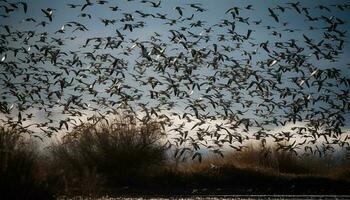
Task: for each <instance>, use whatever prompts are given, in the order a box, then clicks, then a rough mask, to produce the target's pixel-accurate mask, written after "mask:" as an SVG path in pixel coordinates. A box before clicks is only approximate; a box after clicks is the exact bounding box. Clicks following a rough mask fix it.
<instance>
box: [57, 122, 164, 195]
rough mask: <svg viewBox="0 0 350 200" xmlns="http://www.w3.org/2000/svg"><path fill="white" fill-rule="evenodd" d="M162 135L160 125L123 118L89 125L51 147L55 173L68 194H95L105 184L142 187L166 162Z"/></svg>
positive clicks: (84, 125) (77, 129) (79, 128)
mask: <svg viewBox="0 0 350 200" xmlns="http://www.w3.org/2000/svg"><path fill="white" fill-rule="evenodd" d="M162 136H163V134H162V132H161V128H160V126H159V124H158V123H156V122H149V123H147V124H141V125H137V124H136V123H135V122H134V121H130V120H128V119H126V118H120V119H115V120H113V121H111V122H110V123H106V122H105V123H102V122H100V123H94V124H90V123H86V124H83V125H81V126H80V127H78V128H76V129H75V130H73V131H72V132H71V133H69V134H68V135H66V136H65V137H64V138H63V140H62V141H61V142H60V143H58V144H55V145H53V146H52V147H51V153H52V158H53V162H52V166H53V168H55V170H53V171H55V172H56V176H57V177H61V183H60V184H61V185H62V187H64V188H66V192H67V190H71V191H72V190H74V189H76V190H78V191H80V192H81V191H83V192H85V193H90V194H91V193H96V192H98V189H99V188H101V186H102V185H104V186H121V185H130V184H138V183H139V182H140V181H142V180H146V179H145V178H146V176H149V175H152V173H151V172H152V171H153V170H154V168H156V167H160V166H161V165H162V164H163V162H164V161H165V149H164V148H163V146H162V145H161V143H160V141H161V139H162ZM80 186H84V187H83V188H81V187H80Z"/></svg>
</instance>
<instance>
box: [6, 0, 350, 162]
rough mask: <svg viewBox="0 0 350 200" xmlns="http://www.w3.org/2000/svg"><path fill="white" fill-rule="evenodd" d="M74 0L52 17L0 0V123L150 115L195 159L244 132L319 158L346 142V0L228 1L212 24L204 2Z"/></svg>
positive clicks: (60, 124) (48, 132) (39, 128)
mask: <svg viewBox="0 0 350 200" xmlns="http://www.w3.org/2000/svg"><path fill="white" fill-rule="evenodd" d="M76 2H77V4H66V5H64V12H65V13H73V14H72V19H71V20H69V21H66V22H63V23H61V21H62V19H60V18H61V17H62V16H60V15H62V12H60V11H61V10H60V9H62V7H60V8H54V7H52V8H38V5H36V6H32V5H31V4H35V1H33V2H31V3H30V2H21V1H19V2H12V1H11V2H10V1H9V0H0V20H1V21H2V22H1V25H0V56H1V57H0V87H1V90H0V94H1V96H0V98H1V99H0V113H1V116H2V117H1V122H2V124H5V125H7V126H13V127H20V128H21V129H23V130H25V131H26V132H28V133H29V134H30V135H31V136H34V137H41V136H43V134H44V135H45V136H48V137H51V136H52V135H54V134H57V133H59V132H61V131H70V130H72V129H74V128H75V127H77V126H79V125H81V124H83V123H84V122H85V121H88V122H93V123H96V122H98V121H101V120H103V121H107V123H108V119H109V118H108V116H113V115H118V114H120V113H124V114H125V113H126V116H127V117H130V118H133V119H134V120H136V121H138V122H140V123H147V122H149V121H151V120H155V121H158V122H159V123H160V125H161V126H162V128H163V129H164V130H166V133H167V135H168V137H167V140H168V141H167V142H166V145H169V146H171V147H175V149H176V151H175V157H181V156H183V155H185V154H188V153H189V155H191V156H192V158H193V159H195V158H198V159H201V149H203V148H205V149H208V150H210V151H212V152H213V153H216V154H219V155H221V156H222V155H223V151H224V148H226V147H229V148H233V149H234V150H237V151H240V150H242V148H244V147H245V145H244V144H245V143H246V142H247V141H251V140H257V141H259V142H261V143H262V144H265V143H266V141H268V140H271V141H272V142H275V143H276V144H277V145H278V149H281V150H286V151H291V152H295V153H297V151H299V150H302V151H304V152H305V153H310V154H316V155H320V156H322V155H325V154H327V153H328V152H330V151H334V149H335V148H339V147H340V148H343V149H347V150H350V146H349V140H350V136H349V132H346V130H349V129H346V128H344V127H347V126H348V125H349V124H347V123H348V120H349V110H350V95H349V94H350V93H349V91H350V90H349V89H350V77H349V73H347V72H346V71H347V70H349V65H350V64H349V63H346V56H347V55H346V54H348V52H346V44H347V39H348V38H347V31H346V28H347V26H348V25H347V22H346V21H345V20H344V19H341V18H339V17H338V16H337V15H334V13H340V14H341V13H347V12H349V11H350V4H333V3H332V2H329V4H330V5H313V6H312V7H310V6H309V7H308V6H305V5H303V4H302V3H301V2H295V1H293V2H291V3H279V4H276V3H275V2H274V3H272V6H270V7H269V8H266V9H265V8H259V7H256V6H255V5H254V4H252V5H242V6H233V7H231V8H226V10H223V11H222V12H220V14H222V19H220V20H218V21H217V22H215V23H211V22H208V21H209V19H208V20H207V19H206V18H205V17H203V16H205V15H206V13H207V12H209V11H210V8H208V7H206V4H205V3H196V2H190V1H188V2H186V3H182V4H180V5H175V6H173V7H171V8H166V6H167V5H168V4H167V3H169V2H165V1H164V0H163V1H162V0H158V1H157V0H155V1H151V0H141V1H137V0H127V1H107V0H96V1H92V0H80V1H74V3H76ZM172 3H173V4H176V3H177V2H172ZM128 4H130V5H131V4H132V5H134V7H131V6H130V8H135V9H134V10H130V9H128V10H126V9H125V10H124V9H123V8H127V5H128ZM135 5H136V6H135ZM35 9H36V10H35ZM143 9H144V10H143ZM96 10H103V12H104V13H109V14H110V15H111V16H114V17H112V18H110V17H109V18H106V17H104V16H103V15H101V16H98V14H99V13H98V12H96ZM257 11H260V12H262V13H264V15H263V16H256V14H255V13H259V12H257ZM34 12H40V15H35V16H32V15H31V13H34ZM17 15H20V16H24V18H23V19H18V18H17V17H16V16H17ZM198 16H202V17H198ZM285 16H294V17H295V19H296V20H297V19H299V20H300V21H301V23H300V24H299V25H300V26H299V27H298V26H295V25H293V24H291V23H292V21H293V20H292V19H290V18H286V17H285ZM11 20H12V22H14V21H15V22H16V24H9V23H7V24H6V23H4V22H6V21H11ZM206 20H207V21H206ZM56 21H60V22H59V23H55V22H56ZM152 23H153V24H157V27H158V29H153V28H149V26H151V25H150V24H152ZM97 27H98V28H97ZM53 29H54V30H53ZM96 29H98V30H96ZM263 34H267V35H268V36H267V37H263V36H262V35H263ZM344 60H345V61H344ZM348 61H349V60H348ZM285 126H289V127H291V128H290V130H288V131H279V132H277V133H273V132H272V131H271V130H272V129H274V128H276V127H285ZM39 133H40V134H41V135H40V134H39Z"/></svg>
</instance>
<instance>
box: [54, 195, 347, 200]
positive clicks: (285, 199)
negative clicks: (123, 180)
mask: <svg viewBox="0 0 350 200" xmlns="http://www.w3.org/2000/svg"><path fill="white" fill-rule="evenodd" d="M122 199H123V200H144V199H145V200H166V199H173V200H191V199H194V200H202V199H204V200H226V199H227V200H228V199H232V200H259V199H262V200H265V199H269V200H289V199H310V200H311V199H319V200H323V199H330V200H332V199H334V200H335V199H350V195H213V196H210V195H205V196H169V197H166V196H160V197H151V196H149V197H148V196H145V197H109V196H104V197H99V198H95V197H82V196H77V197H73V198H67V197H59V198H58V200H122Z"/></svg>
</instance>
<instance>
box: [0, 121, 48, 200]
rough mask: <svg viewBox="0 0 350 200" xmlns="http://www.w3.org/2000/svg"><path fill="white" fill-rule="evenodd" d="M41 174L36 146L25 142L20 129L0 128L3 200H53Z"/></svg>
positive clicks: (0, 183)
mask: <svg viewBox="0 0 350 200" xmlns="http://www.w3.org/2000/svg"><path fill="white" fill-rule="evenodd" d="M38 172H39V154H38V151H37V149H36V146H35V145H34V143H33V142H32V141H30V140H26V139H24V138H23V131H22V130H21V129H19V128H18V127H12V128H8V127H5V126H0V190H1V194H2V196H1V198H9V199H49V198H50V197H52V196H51V195H50V193H49V190H48V187H47V185H46V184H45V183H44V181H43V179H41V178H42V176H40V175H39V174H38Z"/></svg>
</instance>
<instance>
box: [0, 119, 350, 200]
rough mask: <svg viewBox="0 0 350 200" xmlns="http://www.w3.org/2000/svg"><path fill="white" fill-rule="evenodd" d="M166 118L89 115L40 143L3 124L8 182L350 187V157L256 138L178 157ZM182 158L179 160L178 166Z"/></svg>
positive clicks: (108, 189) (41, 195) (238, 188)
mask: <svg viewBox="0 0 350 200" xmlns="http://www.w3.org/2000/svg"><path fill="white" fill-rule="evenodd" d="M161 130H162V129H161V128H160V126H159V124H157V123H156V122H149V123H147V124H136V123H134V121H132V120H129V119H127V118H120V119H116V120H113V121H111V122H109V123H107V122H104V123H102V122H99V123H94V124H91V123H86V124H83V125H81V126H79V127H77V128H75V129H74V130H73V131H71V132H70V133H69V134H67V135H66V136H65V137H64V138H63V139H62V140H61V141H59V142H56V143H54V144H52V145H50V146H49V147H48V149H49V151H45V152H41V151H38V150H37V148H36V147H35V143H33V142H32V141H31V140H29V139H25V138H23V137H21V134H22V133H21V131H20V129H16V128H6V127H1V128H0V150H1V156H0V170H1V171H0V175H1V179H0V184H1V185H0V186H1V190H2V191H7V194H6V195H12V196H11V199H49V198H50V197H51V198H53V197H54V196H57V195H77V194H83V195H102V194H114V195H120V194H171V193H172V194H200V193H202V194H208V193H215V194H227V193H235V194H236V193H246V192H249V191H252V190H254V192H255V193H257V194H258V193H280V194H281V193H290V192H293V193H294V194H297V193H308V194H310V193H322V192H323V193H344V192H345V193H349V192H350V191H348V189H347V188H346V185H348V184H349V182H350V162H349V161H348V160H346V159H344V160H341V159H339V158H338V157H326V158H318V157H314V156H307V155H299V156H296V155H295V154H291V153H287V152H282V151H277V150H276V147H274V146H270V147H261V146H254V145H249V146H248V147H247V148H244V149H243V150H242V151H235V152H232V153H227V154H226V155H225V157H224V158H223V159H222V158H221V157H213V156H207V157H206V158H203V161H202V162H197V161H192V162H186V163H181V164H178V163H177V164H174V163H172V162H171V161H170V158H168V157H167V156H166V155H167V154H169V152H167V150H166V149H165V148H164V146H163V145H162V142H161V141H162V138H163V133H162V131H161ZM175 165H176V166H175Z"/></svg>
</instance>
